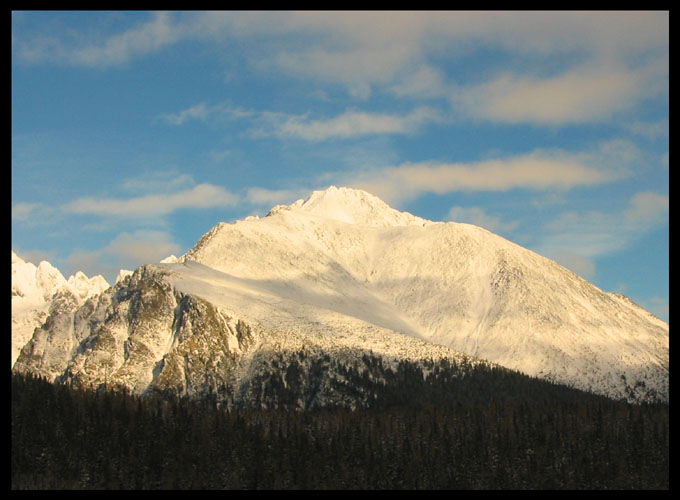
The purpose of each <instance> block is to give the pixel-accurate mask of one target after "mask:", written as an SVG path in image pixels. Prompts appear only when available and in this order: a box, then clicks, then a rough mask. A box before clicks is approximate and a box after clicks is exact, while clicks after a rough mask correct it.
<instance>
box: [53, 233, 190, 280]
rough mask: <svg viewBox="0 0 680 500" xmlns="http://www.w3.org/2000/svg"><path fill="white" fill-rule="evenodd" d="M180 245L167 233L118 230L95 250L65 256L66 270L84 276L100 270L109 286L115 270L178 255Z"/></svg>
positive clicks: (133, 267)
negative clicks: (119, 231)
mask: <svg viewBox="0 0 680 500" xmlns="http://www.w3.org/2000/svg"><path fill="white" fill-rule="evenodd" d="M180 252H181V248H180V246H179V245H178V244H177V243H175V242H174V241H173V237H172V235H171V234H169V233H166V232H164V231H157V230H148V229H146V230H139V231H134V232H131V233H130V232H123V233H119V234H118V235H117V236H116V237H115V238H113V240H111V241H110V242H109V243H108V244H107V245H106V246H104V247H102V248H99V249H96V250H78V251H75V252H73V253H72V254H71V255H69V256H68V258H67V259H66V264H67V266H68V271H67V272H69V273H71V274H72V273H74V272H75V271H77V270H82V271H83V272H84V273H85V274H87V275H88V276H92V275H94V274H99V273H102V274H104V277H105V278H106V280H107V281H108V282H109V284H111V285H113V283H114V281H115V279H116V276H117V275H118V271H119V270H121V269H130V270H132V269H136V268H137V267H139V266H141V265H143V264H153V263H157V262H159V261H160V260H161V259H163V258H165V257H167V256H169V255H178V254H180Z"/></svg>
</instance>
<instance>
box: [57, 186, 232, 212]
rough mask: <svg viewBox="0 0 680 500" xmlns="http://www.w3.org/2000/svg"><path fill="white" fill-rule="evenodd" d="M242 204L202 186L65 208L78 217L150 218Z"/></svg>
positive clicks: (79, 201)
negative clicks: (84, 215)
mask: <svg viewBox="0 0 680 500" xmlns="http://www.w3.org/2000/svg"><path fill="white" fill-rule="evenodd" d="M237 202H238V197H237V196H236V195H234V194H233V193H231V192H229V191H227V190H226V189H225V188H223V187H221V186H215V185H212V184H199V185H197V186H194V187H192V188H191V189H186V190H183V191H179V192H176V193H172V194H164V195H159V194H148V195H145V196H138V197H135V198H128V199H122V198H108V199H101V198H94V197H86V198H79V199H77V200H74V201H72V202H70V203H67V204H65V205H64V206H63V207H62V209H63V210H64V211H65V212H69V213H74V214H90V215H99V216H113V217H135V218H148V217H158V216H163V215H167V214H170V213H172V212H175V211H177V210H182V209H200V208H212V207H228V206H233V205H235V204H236V203H237Z"/></svg>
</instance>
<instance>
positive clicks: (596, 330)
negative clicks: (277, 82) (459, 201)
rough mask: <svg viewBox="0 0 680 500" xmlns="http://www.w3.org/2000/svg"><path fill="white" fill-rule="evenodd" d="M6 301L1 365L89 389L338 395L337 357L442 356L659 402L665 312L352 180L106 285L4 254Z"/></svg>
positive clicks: (342, 367)
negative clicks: (289, 387)
mask: <svg viewBox="0 0 680 500" xmlns="http://www.w3.org/2000/svg"><path fill="white" fill-rule="evenodd" d="M12 297H13V298H12V350H13V353H12V361H13V365H14V368H13V369H14V370H15V371H18V372H23V373H35V374H39V375H42V376H44V377H46V378H48V379H49V380H59V381H64V382H70V383H72V384H76V385H82V386H88V387H97V386H100V385H102V384H104V385H106V386H107V387H108V386H111V387H116V386H118V387H121V386H122V387H126V388H128V389H129V390H131V391H133V392H135V393H139V394H144V393H149V392H154V391H161V392H170V393H173V394H177V395H195V396H202V395H207V394H210V395H213V396H216V397H218V398H220V399H221V400H223V401H225V402H228V403H229V404H241V403H249V402H250V403H252V402H253V401H257V404H260V405H266V394H265V393H266V390H265V389H264V387H265V385H266V384H267V383H270V382H271V380H272V379H276V380H278V381H280V384H282V385H283V386H286V384H288V382H289V381H290V380H292V379H291V378H290V377H291V375H290V373H289V372H290V370H291V369H292V368H291V367H293V366H294V367H295V370H297V372H296V374H295V377H293V379H296V380H300V379H304V381H305V383H304V384H303V385H304V387H305V390H304V394H302V393H301V394H300V397H299V401H298V405H299V406H300V407H308V406H310V405H312V406H313V405H316V406H323V405H324V404H327V403H333V404H346V405H347V406H350V407H351V406H354V405H355V404H356V401H353V400H352V398H357V397H360V395H359V396H358V395H357V394H356V393H353V392H352V391H351V390H350V388H347V387H346V385H347V383H348V377H347V375H346V370H347V369H351V370H354V371H357V372H359V373H366V374H367V375H366V376H367V377H369V378H371V377H372V378H374V379H375V383H380V378H381V374H380V371H376V370H371V369H370V366H369V365H371V363H372V362H371V361H366V360H367V359H369V360H374V359H379V360H380V362H381V363H382V366H384V367H396V366H397V365H398V364H399V363H400V362H401V361H409V362H412V363H416V364H419V365H420V366H422V367H423V369H424V370H425V371H427V370H428V369H430V368H427V367H431V366H432V363H437V362H440V361H443V360H446V362H448V363H453V364H461V363H464V364H466V365H467V366H474V365H475V364H477V365H484V366H502V367H505V368H508V369H511V370H517V371H520V372H523V373H525V374H528V375H531V376H533V377H538V378H541V379H547V380H550V381H553V382H557V383H560V384H566V385H569V386H572V387H575V388H578V389H581V390H585V391H590V392H593V393H596V394H601V395H606V396H609V397H612V398H616V399H620V398H625V399H627V400H629V401H634V402H642V401H651V400H662V401H668V370H669V367H668V366H669V327H668V324H667V323H665V322H664V321H662V320H660V319H658V318H656V317H655V316H653V315H651V314H650V313H648V312H647V311H645V310H644V309H642V308H640V307H639V306H637V305H636V304H634V303H633V302H632V301H630V300H629V299H627V298H626V297H624V296H622V295H619V294H613V293H607V292H604V291H602V290H600V289H599V288H597V287H596V286H594V285H592V284H591V283H589V282H587V281H586V280H584V279H582V278H580V277H578V276H577V275H575V274H573V273H572V272H570V271H568V270H567V269H565V268H563V267H562V266H560V265H558V264H557V263H555V262H553V261H551V260H549V259H547V258H545V257H542V256H540V255H538V254H536V253H534V252H532V251H530V250H527V249H525V248H523V247H521V246H518V245H516V244H514V243H511V242H510V241H508V240H506V239H504V238H502V237H500V236H497V235H495V234H493V233H490V232H489V231H486V230H484V229H482V228H479V227H476V226H473V225H470V224H461V223H455V222H448V223H443V222H432V221H428V220H425V219H421V218H419V217H416V216H413V215H411V214H409V213H406V212H400V211H397V210H395V209H393V208H391V207H389V206H388V205H387V204H385V203H384V202H383V201H382V200H380V199H379V198H377V197H375V196H373V195H371V194H369V193H367V192H365V191H361V190H356V189H349V188H336V187H330V188H328V189H327V190H324V191H314V192H313V193H312V194H311V195H310V196H309V197H308V198H307V199H304V200H298V201H296V202H295V203H293V204H291V205H287V206H284V205H279V206H276V207H274V208H273V209H272V210H271V211H270V212H269V214H268V215H267V216H266V217H263V218H258V217H247V218H246V219H245V220H238V221H235V222H233V223H223V222H221V223H219V224H218V225H216V226H215V227H214V228H213V229H212V230H210V231H209V232H208V233H207V234H205V235H204V236H203V237H202V238H201V239H200V240H199V241H198V242H197V244H196V245H195V246H194V248H192V249H191V250H190V251H189V252H187V253H186V254H185V255H183V256H181V257H179V258H175V257H174V256H171V257H170V258H168V259H164V261H163V262H162V263H158V264H149V265H145V266H142V267H140V268H138V269H137V270H135V271H134V273H129V272H122V273H121V275H120V276H119V280H118V282H117V283H116V285H115V286H113V287H109V286H108V284H107V283H106V282H105V281H104V280H103V278H101V277H95V278H91V279H88V278H87V277H86V276H85V275H83V274H82V273H78V274H76V275H75V276H74V277H71V278H69V280H66V279H64V278H63V276H61V274H60V273H59V271H57V270H56V269H54V268H53V267H52V266H51V265H49V264H48V263H46V262H43V263H40V265H39V266H38V267H37V268H36V267H35V266H33V265H32V264H29V263H26V262H24V261H23V260H21V259H20V258H19V257H17V256H16V255H15V254H14V253H13V254H12ZM19 350H20V351H21V352H20V353H19ZM15 353H16V356H15ZM15 360H16V363H14V361H15ZM292 360H295V363H293V362H292ZM263 384H264V385H263ZM343 384H344V385H343ZM298 385H299V384H298Z"/></svg>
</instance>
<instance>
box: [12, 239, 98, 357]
mask: <svg viewBox="0 0 680 500" xmlns="http://www.w3.org/2000/svg"><path fill="white" fill-rule="evenodd" d="M107 288H109V284H108V283H107V282H106V280H105V279H104V278H103V277H102V276H94V277H92V278H88V277H87V276H86V275H85V274H84V273H83V272H81V271H78V272H77V273H76V274H75V275H73V276H69V278H68V279H65V278H64V276H63V275H62V274H61V272H59V270H58V269H57V268H55V267H54V266H52V265H51V264H50V263H49V262H47V261H41V262H40V263H39V264H38V266H37V267H36V266H35V265H34V264H32V263H30V262H25V261H24V260H23V259H21V258H20V257H19V256H18V255H17V254H15V253H14V252H12V365H14V362H15V361H16V359H17V357H18V356H19V352H20V351H21V348H22V347H23V346H24V345H25V344H26V342H28V341H29V339H30V338H31V336H32V335H33V331H34V329H35V328H37V327H39V326H41V325H42V324H43V322H44V321H45V319H47V317H48V315H49V314H50V312H51V309H52V305H53V303H54V301H55V298H57V297H59V302H62V303H63V302H64V300H65V297H70V299H68V300H67V302H71V303H73V304H74V305H75V306H78V307H79V306H81V305H82V304H83V303H84V302H85V301H86V300H87V299H88V298H89V297H92V296H94V295H98V294H100V293H101V292H103V291H104V290H106V289H107Z"/></svg>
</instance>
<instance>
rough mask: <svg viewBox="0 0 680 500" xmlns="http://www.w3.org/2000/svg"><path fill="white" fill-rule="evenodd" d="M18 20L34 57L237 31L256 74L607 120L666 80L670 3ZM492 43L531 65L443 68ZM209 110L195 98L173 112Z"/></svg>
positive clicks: (96, 52) (102, 55)
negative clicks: (34, 30) (93, 25)
mask: <svg viewBox="0 0 680 500" xmlns="http://www.w3.org/2000/svg"><path fill="white" fill-rule="evenodd" d="M15 25H16V26H15ZM22 26H23V24H22V23H21V21H20V20H19V21H17V22H14V21H13V32H12V39H13V44H12V47H13V51H14V53H15V54H17V55H18V56H19V57H20V58H21V59H23V60H26V61H34V62H36V61H40V62H62V63H67V64H73V65H84V66H98V67H106V66H113V65H119V64H121V63H125V62H128V61H131V60H134V59H135V58H139V57H144V56H147V55H149V54H152V53H154V52H158V51H160V50H163V49H165V48H167V47H170V46H173V45H175V44H177V43H180V42H183V41H200V42H202V43H208V44H213V45H217V46H224V47H229V44H231V43H232V42H233V41H234V40H238V41H243V42H244V43H243V44H241V45H239V47H242V48H243V50H242V52H241V53H240V56H242V57H243V58H245V60H246V61H248V62H249V63H250V64H251V66H252V67H253V68H256V69H257V70H259V71H263V72H267V73H269V72H272V71H275V72H285V73H287V74H290V75H293V76H295V77H298V78H304V79H310V78H311V79H314V80H317V81H321V82H325V83H332V84H340V85H344V86H345V87H346V88H347V89H348V91H349V92H350V94H351V95H353V96H355V97H360V98H363V99H365V98H367V97H368V96H370V95H371V94H372V92H373V90H374V89H375V88H381V89H384V90H388V91H390V92H392V93H393V95H397V96H406V95H408V96H419V97H432V96H435V95H442V94H443V93H444V92H445V88H446V87H447V86H449V85H454V86H453V89H452V90H454V91H455V94H454V97H453V101H454V102H455V103H456V104H457V106H458V107H459V108H460V109H463V110H465V112H466V113H467V114H468V115H469V116H472V117H479V118H484V119H491V120H500V121H503V122H512V123H514V122H530V123H537V122H538V123H553V124H555V123H574V122H577V121H584V120H586V121H590V120H602V119H605V118H606V117H608V116H610V115H611V114H612V113H614V112H616V111H619V110H622V109H625V108H627V107H628V106H631V105H634V104H636V103H638V102H640V100H641V99H643V98H645V97H647V96H649V95H650V94H653V93H654V92H658V91H659V90H667V87H668V85H667V81H668V66H669V64H668V63H669V59H668V45H669V32H670V29H669V14H668V12H664V11H660V12H654V11H650V12H615V11H605V12H591V11H588V12H508V11H503V12H494V11H483V12H463V11H447V12H429V11H420V12H418V11H416V12H405V11H396V12H390V11H379V12H370V11H368V12H367V11H359V12H352V11H341V12H324V11H321V12H314V11H306V12H293V11H285V12H273V11H272V12H189V13H172V14H170V13H162V12H160V13H152V14H151V19H150V20H148V21H147V22H144V23H141V24H137V25H135V26H133V27H132V28H130V29H128V30H127V31H123V32H120V33H117V34H113V35H109V36H108V37H107V38H104V39H101V38H92V36H90V37H89V38H88V37H87V36H85V34H83V33H79V34H78V36H74V35H72V36H70V37H68V38H67V36H66V35H65V34H64V33H66V32H67V31H66V30H64V32H63V33H61V34H51V35H49V36H47V35H41V34H36V35H35V36H33V37H32V38H31V36H30V34H25V33H23V32H21V30H20V28H21V27H22ZM73 31H74V30H71V31H70V32H69V33H73ZM59 35H61V36H59ZM67 40H68V41H67ZM486 49H492V50H501V51H502V52H504V53H505V54H507V56H508V57H506V58H504V59H503V60H507V61H512V57H515V56H517V57H521V58H522V60H523V61H524V62H525V64H526V68H527V69H528V71H524V72H523V73H522V74H519V73H517V72H516V70H513V69H511V67H508V66H504V63H503V62H502V61H503V60H500V61H497V62H496V63H495V67H494V68H487V70H489V69H493V70H494V71H495V74H496V77H494V78H491V79H488V78H487V79H486V80H485V81H484V82H483V83H481V84H476V85H471V84H470V78H469V77H468V78H466V77H465V76H464V75H459V74H457V73H456V71H455V66H454V69H453V70H451V68H450V67H449V68H448V69H447V74H445V72H444V69H445V68H446V67H447V65H446V64H445V63H442V61H447V62H451V61H456V60H457V59H458V58H460V57H469V56H472V57H474V56H475V55H476V54H477V53H479V52H480V51H483V50H486ZM563 56H569V57H563ZM547 58H551V59H550V60H551V61H557V60H564V61H565V62H564V63H563V64H562V65H561V68H562V69H561V70H560V71H559V72H558V73H556V74H553V75H548V76H546V75H542V74H540V73H539V72H540V71H542V70H543V68H544V67H545V61H546V60H547ZM568 61H571V63H574V61H576V63H575V64H576V66H571V67H570V66H569V62H568ZM639 61H645V63H643V64H640V63H639ZM647 61H651V62H649V63H647ZM532 69H533V71H534V72H533V73H532ZM468 76H470V75H468ZM477 76H478V75H475V78H476V77H477ZM475 78H472V79H473V80H474V79H475ZM447 80H448V81H450V82H457V84H449V83H446V82H447ZM206 112H207V110H206V109H204V108H201V107H198V108H195V109H192V110H187V114H185V115H183V116H181V115H178V116H175V117H174V119H175V120H176V121H178V122H180V123H181V122H182V121H183V120H186V119H189V118H199V119H200V118H202V117H203V116H204V113H206ZM168 119H170V120H172V119H173V117H168Z"/></svg>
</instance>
